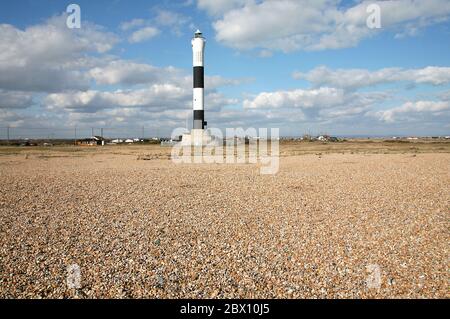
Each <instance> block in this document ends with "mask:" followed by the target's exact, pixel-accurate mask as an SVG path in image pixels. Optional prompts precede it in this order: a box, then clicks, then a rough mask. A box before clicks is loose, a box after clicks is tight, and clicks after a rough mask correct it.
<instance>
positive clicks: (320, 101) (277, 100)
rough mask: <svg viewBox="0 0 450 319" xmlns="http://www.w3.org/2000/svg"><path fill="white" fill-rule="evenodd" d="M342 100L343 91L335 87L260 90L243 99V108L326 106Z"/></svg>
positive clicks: (336, 103) (339, 102) (338, 103)
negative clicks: (250, 97) (252, 95)
mask: <svg viewBox="0 0 450 319" xmlns="http://www.w3.org/2000/svg"><path fill="white" fill-rule="evenodd" d="M343 102H344V91H343V90H338V89H335V88H328V87H322V88H319V89H317V90H302V89H298V90H292V91H276V92H262V93H260V94H258V95H257V96H256V97H255V98H254V99H252V100H249V99H245V100H244V102H243V105H244V108H249V109H257V108H282V107H299V108H311V107H318V106H320V107H327V106H332V105H340V104H342V103H343Z"/></svg>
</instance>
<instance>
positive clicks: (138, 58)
mask: <svg viewBox="0 0 450 319" xmlns="http://www.w3.org/2000/svg"><path fill="white" fill-rule="evenodd" d="M70 3H71V2H65V1H61V0H47V1H42V0H40V1H37V0H27V1H20V0H18V1H14V2H13V1H3V2H1V3H0V34H2V36H0V127H2V129H0V138H4V137H5V134H6V133H5V132H6V131H5V129H4V128H5V127H7V126H10V127H12V132H15V133H14V134H16V135H17V137H25V136H26V137H32V136H35V135H36V134H42V135H49V134H56V135H58V136H61V137H65V136H70V134H72V131H73V130H74V128H75V127H77V129H78V134H79V135H89V134H90V132H91V128H92V127H94V128H101V127H104V128H109V134H110V135H111V136H112V135H117V136H118V135H122V136H124V137H131V136H133V135H138V134H140V132H141V128H142V127H143V126H144V127H145V128H146V132H148V134H151V135H152V134H157V133H158V134H161V135H168V134H170V132H171V131H172V130H173V129H175V128H176V127H180V126H181V127H183V126H185V125H186V122H187V123H188V126H190V125H191V123H190V122H191V118H190V117H191V116H192V114H191V113H192V112H190V110H191V109H192V101H191V99H192V97H191V95H192V92H191V91H192V89H191V86H192V79H191V73H192V71H191V69H192V52H191V46H190V39H191V37H192V34H193V32H194V31H195V29H197V28H199V29H201V30H202V32H203V33H204V35H205V37H206V38H207V46H206V53H205V64H206V66H205V73H206V75H207V78H206V82H205V86H206V96H205V109H206V120H207V121H208V123H209V125H210V126H212V127H219V128H226V127H244V128H248V127H256V128H258V127H279V128H280V129H281V134H282V135H290V136H293V135H302V134H304V133H307V132H310V133H313V134H319V133H329V134H336V135H450V102H449V101H450V61H449V60H450V41H449V39H450V23H449V20H448V19H449V16H450V2H449V1H445V0H429V1H414V0H398V1H362V2H361V1H337V0H319V1H300V0H279V1H270V0H264V1H263V0H259V1H254V0H227V1H225V0H208V1H206V0H198V1H193V0H192V1H189V0H187V1H186V0H183V1H155V2H153V3H152V2H151V1H143V0H133V1H122V0H116V1H101V0H96V1H81V0H80V1H75V2H74V3H76V4H78V5H79V6H80V8H81V24H82V26H81V29H69V28H67V26H66V19H67V13H66V7H67V6H68V5H69V4H70ZM370 4H377V5H378V7H379V8H380V18H381V28H378V29H371V28H369V27H368V26H367V23H366V20H367V18H368V16H369V15H370V13H368V12H367V11H366V9H367V7H368V6H369V5H370ZM27 127H28V128H30V127H32V128H46V129H45V130H34V131H33V130H26V129H25V128H27ZM50 132H51V133H50ZM55 132H56V133H55ZM138 132H139V133H138Z"/></svg>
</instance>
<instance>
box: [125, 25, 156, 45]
mask: <svg viewBox="0 0 450 319" xmlns="http://www.w3.org/2000/svg"><path fill="white" fill-rule="evenodd" d="M158 34H159V30H158V29H157V28H155V27H144V28H141V29H139V30H136V31H134V32H133V33H132V34H131V35H130V37H129V38H128V41H129V42H130V43H140V42H144V41H147V40H149V39H151V38H153V37H155V36H157V35H158Z"/></svg>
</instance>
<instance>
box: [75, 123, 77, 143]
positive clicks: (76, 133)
mask: <svg viewBox="0 0 450 319" xmlns="http://www.w3.org/2000/svg"><path fill="white" fill-rule="evenodd" d="M76 140H77V126H76V125H75V141H76Z"/></svg>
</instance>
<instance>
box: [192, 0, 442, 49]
mask: <svg viewBox="0 0 450 319" xmlns="http://www.w3.org/2000/svg"><path fill="white" fill-rule="evenodd" d="M223 3H224V5H223V6H222V5H221V4H222V1H218V2H212V3H211V4H206V1H199V2H198V6H199V7H200V8H203V9H205V10H207V11H208V12H209V13H211V14H222V16H221V18H219V19H218V20H216V21H215V22H214V23H213V27H214V29H215V31H216V39H217V40H218V41H219V42H221V43H223V44H225V45H227V46H230V47H233V48H236V49H239V50H246V49H253V48H262V49H268V50H276V51H283V52H290V51H297V50H324V49H338V48H346V47H352V46H355V45H357V44H358V43H359V42H360V41H361V40H362V39H364V38H367V37H370V36H373V35H375V34H377V33H378V32H381V31H385V30H396V29H400V30H401V29H407V28H410V27H411V24H414V25H416V27H417V28H419V27H420V26H422V27H425V26H428V25H431V24H433V23H439V22H442V21H443V20H444V19H446V18H448V15H449V14H450V2H449V1H447V0H428V1H419V0H391V1H363V2H361V3H358V4H356V5H354V6H353V7H350V8H347V7H340V6H339V1H336V0H318V1H308V2H305V1H297V0H279V1H273V0H265V1H259V2H255V1H246V2H245V3H243V2H240V1H239V3H238V6H237V7H236V5H235V3H233V4H231V3H230V4H229V6H228V5H225V1H224V2H223ZM372 3H377V4H378V5H379V6H380V7H381V21H382V28H381V29H369V28H368V27H367V25H366V20H367V18H368V16H369V14H368V13H367V12H366V9H367V6H368V5H369V4H372Z"/></svg>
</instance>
